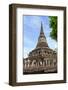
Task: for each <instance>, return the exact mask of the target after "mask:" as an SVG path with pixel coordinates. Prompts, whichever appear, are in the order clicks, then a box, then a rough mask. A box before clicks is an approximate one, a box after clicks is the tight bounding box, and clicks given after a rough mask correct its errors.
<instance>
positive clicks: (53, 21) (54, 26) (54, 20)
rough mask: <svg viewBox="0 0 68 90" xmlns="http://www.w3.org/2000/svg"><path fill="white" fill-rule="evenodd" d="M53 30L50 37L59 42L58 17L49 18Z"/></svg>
mask: <svg viewBox="0 0 68 90" xmlns="http://www.w3.org/2000/svg"><path fill="white" fill-rule="evenodd" d="M49 21H50V23H49V25H50V28H51V32H50V37H51V38H52V39H54V40H56V41H57V16H49Z"/></svg>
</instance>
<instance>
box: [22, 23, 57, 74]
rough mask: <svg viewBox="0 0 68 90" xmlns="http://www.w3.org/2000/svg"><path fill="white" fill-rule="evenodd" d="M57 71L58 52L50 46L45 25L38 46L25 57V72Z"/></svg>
mask: <svg viewBox="0 0 68 90" xmlns="http://www.w3.org/2000/svg"><path fill="white" fill-rule="evenodd" d="M42 73H57V52H56V51H54V50H52V49H51V48H49V46H48V43H47V40H46V36H45V35H44V31H43V25H42V23H41V30H40V34H39V37H38V42H37V45H36V48H35V49H34V50H32V51H31V52H29V55H28V57H27V58H24V59H23V74H42Z"/></svg>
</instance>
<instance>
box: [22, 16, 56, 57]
mask: <svg viewBox="0 0 68 90" xmlns="http://www.w3.org/2000/svg"><path fill="white" fill-rule="evenodd" d="M41 23H42V25H43V31H44V34H45V36H46V39H47V43H48V46H49V47H50V48H51V49H55V48H57V42H56V41H55V40H53V39H52V38H51V37H50V32H51V28H50V26H49V17H48V16H28V15H24V16H23V24H24V28H23V30H24V42H23V43H24V58H26V57H28V54H29V52H30V51H32V50H33V49H35V47H36V45H37V42H38V37H39V34H40V29H41Z"/></svg>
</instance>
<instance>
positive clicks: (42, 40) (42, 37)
mask: <svg viewBox="0 0 68 90" xmlns="http://www.w3.org/2000/svg"><path fill="white" fill-rule="evenodd" d="M38 47H41V48H42V47H48V44H47V40H46V37H45V35H44V31H43V25H42V23H41V30H40V35H39V38H38V43H37V46H36V48H38Z"/></svg>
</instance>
